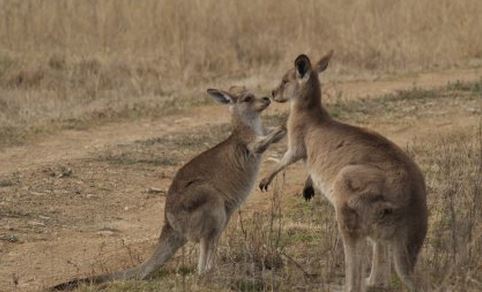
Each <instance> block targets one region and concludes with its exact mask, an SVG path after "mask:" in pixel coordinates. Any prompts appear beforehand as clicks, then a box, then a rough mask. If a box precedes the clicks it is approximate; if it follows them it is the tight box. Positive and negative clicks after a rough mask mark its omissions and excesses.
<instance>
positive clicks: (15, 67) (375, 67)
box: [0, 0, 482, 146]
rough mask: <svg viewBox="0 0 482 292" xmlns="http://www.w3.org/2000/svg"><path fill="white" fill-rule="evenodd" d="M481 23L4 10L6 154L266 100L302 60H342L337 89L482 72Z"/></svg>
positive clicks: (276, 11)
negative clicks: (128, 121)
mask: <svg viewBox="0 0 482 292" xmlns="http://www.w3.org/2000/svg"><path fill="white" fill-rule="evenodd" d="M480 15H482V4H481V2H480V1H478V0H462V1H450V0H442V1H430V0H408V1H373V0H362V1H315V0H310V1H304V2H303V5H300V3H299V1H295V0H286V1H282V2H280V1H276V0H269V1H251V0H249V1H241V2H240V1H212V0H207V1H175V0H163V1H158V0H143V1H128V0H104V1H92V0H89V1H50V0H37V1H30V0H29V1H20V0H0V146H1V145H9V144H19V143H23V142H25V140H27V139H28V138H29V137H30V136H31V135H32V134H35V133H38V132H52V131H57V130H59V129H63V128H84V127H87V126H89V125H91V124H98V123H102V122H106V121H111V120H117V119H124V118H132V117H134V118H138V117H158V116H160V115H163V114H165V111H166V108H172V107H179V106H180V105H179V104H187V105H190V104H191V103H194V104H199V103H202V102H203V101H204V95H203V92H204V90H205V88H206V86H207V84H209V85H213V84H223V85H224V84H230V83H232V82H233V81H232V80H236V82H238V83H239V82H242V83H244V84H246V83H247V84H250V85H254V86H259V85H260V84H262V85H263V89H265V88H266V87H265V86H266V85H267V84H270V83H271V82H273V81H272V80H273V79H274V78H272V77H271V76H270V74H272V73H273V72H281V71H282V70H284V69H285V68H286V66H287V64H290V63H291V61H292V59H293V57H294V56H295V55H296V54H298V53H300V52H307V53H310V54H312V55H313V56H319V55H321V54H322V53H323V52H325V51H327V50H328V49H331V48H333V49H335V51H336V62H334V64H335V66H334V67H332V68H331V72H332V73H330V74H332V75H333V76H337V77H336V78H337V79H338V80H339V79H340V78H350V79H353V78H355V79H359V78H367V77H368V76H373V75H379V74H384V73H398V74H399V73H400V72H414V71H419V70H424V69H428V68H440V67H449V66H456V65H471V64H477V62H478V64H480V58H481V57H482V49H481V48H482V33H481V31H480V30H481V29H480V28H481V27H482V18H481V17H480ZM179 100H182V102H180V101H179Z"/></svg>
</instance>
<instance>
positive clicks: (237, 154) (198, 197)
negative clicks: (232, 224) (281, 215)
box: [54, 87, 286, 290]
mask: <svg viewBox="0 0 482 292" xmlns="http://www.w3.org/2000/svg"><path fill="white" fill-rule="evenodd" d="M207 92H208V94H209V95H210V96H212V97H213V98H214V99H215V100H216V101H218V102H220V103H222V104H226V105H229V106H230V110H231V117H232V128H233V129H232V133H231V135H230V136H229V137H228V138H227V139H226V140H224V141H223V142H221V143H219V144H218V145H216V146H214V147H213V148H211V149H209V150H207V151H205V152H203V153H201V154H199V155H198V156H196V157H195V158H193V159H192V160H191V161H189V162H188V163H187V164H186V165H184V166H183V167H182V168H181V169H179V171H178V172H177V173H176V175H175V177H174V179H173V181H172V184H171V186H170V188H169V190H168V192H167V197H166V202H165V216H164V217H165V220H164V222H165V223H164V226H163V227H162V230H161V235H160V237H159V242H158V244H157V246H156V248H155V250H154V253H153V254H152V256H151V257H150V258H149V259H147V260H146V261H145V262H143V263H142V264H140V265H139V266H137V267H134V268H131V269H127V270H124V271H119V272H114V273H111V274H104V275H99V276H93V277H88V278H83V279H74V280H72V281H69V282H66V283H62V284H59V285H57V286H55V287H54V289H56V290H60V289H72V288H74V287H76V286H78V285H79V284H80V283H95V284H99V283H103V282H108V281H112V280H123V279H146V278H148V277H149V275H151V274H152V273H153V272H155V271H156V270H158V269H159V268H160V267H161V266H162V265H163V264H164V263H165V262H166V261H167V260H169V259H170V258H171V257H172V256H173V255H174V254H175V252H176V251H177V250H178V249H179V248H180V247H182V246H183V245H184V244H185V243H186V242H187V241H193V242H199V243H200V252H199V262H198V272H199V273H200V274H202V273H204V272H206V271H207V270H209V269H211V268H212V267H213V264H214V263H213V261H214V256H215V251H216V245H217V243H218V240H219V238H220V236H221V233H222V232H223V230H224V229H225V228H226V225H227V224H228V222H229V219H230V217H231V215H232V214H233V212H234V211H236V210H237V209H238V208H239V207H240V205H241V203H243V202H244V200H245V199H246V198H247V196H248V195H249V193H250V192H251V190H252V188H253V186H254V184H255V182H256V177H257V174H258V170H259V165H260V162H261V158H262V154H263V152H265V151H266V150H267V149H268V147H269V145H270V144H272V143H276V142H278V141H279V140H281V139H282V138H283V137H284V136H285V135H286V129H285V128H284V127H278V128H275V129H274V130H272V131H271V132H269V133H268V134H267V135H265V133H264V129H263V126H262V124H261V118H260V114H261V112H263V111H264V110H265V109H266V108H267V107H268V106H269V105H270V103H271V101H270V99H269V97H263V98H258V97H255V96H254V95H253V94H252V93H251V92H249V91H247V90H246V89H244V88H240V87H235V88H231V89H230V90H229V92H226V91H223V90H218V89H208V90H207Z"/></svg>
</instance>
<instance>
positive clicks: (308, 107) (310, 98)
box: [290, 76, 331, 123]
mask: <svg viewBox="0 0 482 292" xmlns="http://www.w3.org/2000/svg"><path fill="white" fill-rule="evenodd" d="M311 78H312V80H309V81H307V82H309V83H308V84H307V85H306V86H305V88H304V90H302V91H301V93H300V95H299V96H298V97H297V98H295V99H294V100H293V101H292V102H291V105H290V117H293V118H295V120H300V119H299V118H301V120H304V121H306V120H309V121H312V122H316V123H325V122H327V121H329V120H331V117H330V114H329V113H328V111H327V110H326V109H325V108H324V107H323V105H322V103H321V87H320V82H319V80H318V78H317V77H314V76H312V77H311Z"/></svg>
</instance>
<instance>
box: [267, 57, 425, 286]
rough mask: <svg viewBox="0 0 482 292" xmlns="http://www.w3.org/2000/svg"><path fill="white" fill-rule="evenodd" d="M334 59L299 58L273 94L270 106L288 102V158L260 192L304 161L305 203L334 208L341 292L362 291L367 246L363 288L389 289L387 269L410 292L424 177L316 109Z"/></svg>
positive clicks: (374, 137)
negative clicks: (319, 198) (321, 200)
mask: <svg viewBox="0 0 482 292" xmlns="http://www.w3.org/2000/svg"><path fill="white" fill-rule="evenodd" d="M332 53H333V51H331V52H330V53H328V54H327V55H326V56H324V57H323V58H321V60H320V61H318V62H317V63H316V64H314V65H313V66H312V64H311V61H310V59H309V58H308V57H307V56H306V55H300V56H298V57H297V58H296V60H295V62H294V68H292V69H290V70H289V71H288V72H287V73H286V74H285V75H284V76H283V79H282V81H281V84H280V85H279V86H278V87H277V88H276V89H275V90H273V92H272V94H273V99H274V100H275V101H277V102H286V101H288V100H289V103H290V113H289V118H288V123H287V126H288V150H287V151H286V153H285V154H284V156H283V158H282V159H281V161H280V162H279V163H278V165H276V166H275V168H274V169H273V170H272V171H271V172H270V174H269V175H267V176H266V177H265V178H263V179H262V180H261V183H260V188H261V189H262V190H266V189H267V187H268V185H269V184H270V183H271V181H272V180H273V178H274V177H275V175H276V174H277V173H279V172H280V171H281V170H283V169H284V168H286V167H287V166H288V165H290V164H292V163H294V162H296V161H298V160H303V161H305V163H306V167H307V169H308V172H309V174H310V176H309V177H308V179H307V180H306V182H305V188H304V196H305V198H307V199H309V198H311V197H312V196H313V194H314V189H313V186H314V187H315V188H316V189H318V190H320V191H321V192H322V193H323V194H324V195H325V196H326V197H327V198H328V200H329V201H330V202H331V204H332V205H333V206H334V207H335V211H336V220H337V223H338V228H339V230H340V233H341V235H342V239H343V246H344V253H345V274H346V276H345V290H346V291H364V290H365V285H366V284H365V282H364V281H363V273H364V271H365V270H364V268H363V264H364V262H363V253H362V250H363V248H362V247H363V245H364V242H365V239H366V238H369V239H370V240H371V241H372V243H373V258H372V268H371V273H370V277H369V278H368V279H367V284H368V285H369V286H374V287H387V286H388V285H389V284H390V267H391V264H390V261H391V259H393V260H394V262H395V268H396V271H397V274H398V276H399V277H400V279H401V281H402V282H403V283H404V284H405V286H407V287H408V288H409V289H411V290H415V289H417V286H416V283H415V281H414V279H413V270H414V266H415V263H416V261H417V256H418V254H419V251H420V249H421V247H422V245H423V241H424V239H425V235H426V233H427V203H426V189H425V181H424V177H423V175H422V173H421V171H420V169H419V168H418V166H417V164H416V163H415V162H414V161H413V160H412V159H410V157H408V156H407V155H406V154H405V153H404V152H403V151H402V150H401V149H400V148H399V147H398V146H396V145H395V144H394V143H392V142H390V141H389V140H388V139H386V138H385V137H383V136H381V135H380V134H378V133H375V132H373V131H370V130H367V129H363V128H359V127H355V126H351V125H348V124H345V123H341V122H339V121H336V120H334V119H333V118H332V117H331V116H330V115H329V113H328V112H327V111H326V109H325V108H324V107H323V105H322V102H321V88H320V80H319V77H318V74H319V73H321V72H323V71H324V70H325V69H326V68H327V66H328V63H329V61H330V59H331V56H332Z"/></svg>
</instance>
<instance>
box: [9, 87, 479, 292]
mask: <svg viewBox="0 0 482 292" xmlns="http://www.w3.org/2000/svg"><path fill="white" fill-rule="evenodd" d="M481 94H482V83H481V81H478V82H474V83H453V84H449V85H448V86H446V87H444V88H440V89H436V90H430V91H428V90H422V89H418V88H414V89H412V90H405V91H401V92H399V93H397V94H391V95H389V96H381V97H379V98H375V99H371V100H366V101H359V100H353V101H346V100H341V99H340V100H334V101H332V102H331V103H329V105H328V108H329V110H330V112H331V113H332V114H333V115H336V116H338V117H339V118H340V119H342V120H347V121H350V122H352V123H357V124H361V125H366V124H375V125H376V124H393V125H397V126H404V125H414V124H416V123H419V122H420V121H422V120H425V122H424V123H427V121H432V122H434V120H433V119H435V120H437V119H442V120H443V119H444V117H446V116H447V112H449V114H452V112H450V110H452V109H457V110H461V112H462V114H463V115H464V116H466V117H467V118H469V117H470V116H472V117H476V116H477V115H478V113H480V112H478V113H477V112H473V109H477V110H479V111H480V109H481V108H482V104H481V102H482V100H481V99H480V97H481ZM421 113H423V115H422V114H421ZM417 114H421V115H422V116H421V117H417V116H416V115H417ZM459 114H460V112H459ZM414 116H415V117H414ZM285 118H286V115H284V114H272V115H268V116H266V120H267V122H268V124H269V125H276V124H279V123H280V122H281V121H283V119H285ZM425 127H427V128H428V129H429V130H430V126H426V125H425ZM227 133H228V124H219V125H218V126H213V127H198V128H194V129H185V130H184V131H182V132H179V133H174V134H172V135H168V136H159V137H154V138H151V139H147V140H141V141H136V142H134V143H127V144H121V145H117V146H113V147H111V148H109V149H107V150H104V151H100V152H95V153H92V154H91V156H90V157H88V158H85V159H81V160H73V161H69V162H62V163H59V164H54V165H50V166H48V167H46V168H43V169H33V170H31V171H28V172H26V173H17V174H12V175H11V176H8V177H3V178H0V195H3V196H4V197H5V198H7V199H6V200H5V201H4V203H3V204H1V205H0V213H3V214H6V216H7V221H6V222H7V225H8V226H15V228H14V229H12V230H10V229H3V230H2V229H0V235H1V236H2V238H3V240H6V241H12V242H11V243H9V244H10V245H16V244H17V245H18V244H21V243H23V242H38V243H42V242H49V241H50V240H51V237H52V236H55V235H56V234H63V232H64V231H65V230H69V231H70V232H72V230H75V231H76V232H80V236H84V237H86V238H88V240H92V235H88V234H92V233H94V234H97V235H94V236H96V237H99V235H98V234H111V235H108V236H111V237H112V238H113V239H111V240H107V239H106V242H107V244H104V243H103V244H100V243H98V244H97V245H92V244H91V245H88V246H90V248H91V249H94V250H95V251H94V253H96V255H95V256H91V257H88V256H85V255H84V256H82V257H81V258H80V259H77V260H75V259H74V260H72V259H71V256H70V255H67V254H64V255H62V256H61V260H62V262H64V261H66V262H67V263H63V265H64V269H65V270H66V272H64V273H65V275H64V274H63V275H62V276H61V277H58V275H55V274H50V275H49V276H47V277H46V278H45V279H43V281H44V282H45V283H47V284H52V282H53V281H54V279H56V281H59V280H60V279H63V280H65V278H68V277H72V276H74V275H75V274H86V273H89V272H87V271H90V273H93V274H95V273H100V272H105V271H111V270H112V269H115V268H113V267H116V268H119V267H120V266H124V267H127V266H132V265H134V264H136V263H138V262H139V261H140V260H141V258H143V257H145V256H147V255H148V253H149V250H151V248H152V243H153V242H154V241H155V240H154V238H155V236H156V235H157V234H142V231H141V232H140V234H141V236H139V233H136V234H137V235H128V234H125V233H121V231H120V230H119V229H117V228H116V227H115V226H116V225H115V224H114V223H113V222H116V221H118V220H119V216H120V217H123V216H125V215H123V214H125V211H124V206H129V210H131V209H132V211H131V212H133V214H134V213H135V214H137V215H136V216H137V217H134V218H138V216H140V215H139V214H145V213H146V209H145V208H148V207H146V206H150V205H154V206H155V207H156V208H154V209H156V210H157V208H159V206H157V205H155V204H157V202H158V200H159V199H158V195H156V194H149V193H145V192H143V191H142V190H141V189H142V188H143V187H145V186H146V185H149V184H152V183H156V182H157V183H158V181H159V180H160V181H164V182H166V183H167V184H168V183H169V181H170V178H172V176H173V175H174V172H175V170H176V169H177V168H179V167H180V166H181V165H182V164H183V163H184V162H185V161H187V160H188V159H189V158H190V157H192V156H193V155H195V154H196V153H199V152H200V151H202V150H204V149H206V148H207V147H210V146H212V145H214V144H215V143H216V142H217V141H219V140H221V139H223V138H224V137H226V135H227ZM481 141H482V130H481V125H479V126H478V127H477V126H474V125H472V126H470V127H467V128H459V129H452V130H449V131H446V132H445V134H444V135H440V134H432V135H428V136H426V137H420V138H419V139H416V140H410V141H409V144H408V145H407V146H406V150H407V151H408V152H409V153H410V155H412V156H413V157H414V159H415V160H416V161H417V162H418V163H419V164H420V166H421V168H422V170H423V172H424V173H425V175H426V180H427V186H428V191H429V194H428V196H429V204H430V208H429V209H430V225H429V226H430V229H429V234H428V237H427V241H426V243H425V247H424V249H423V253H422V255H421V261H420V263H419V264H418V268H417V270H418V275H419V276H420V279H421V281H422V282H423V283H424V285H425V286H426V288H427V290H428V291H431V290H436V289H440V290H441V291H445V290H452V291H480V288H481V283H482V278H481V273H480V262H481V260H482V254H481V250H482V237H481V236H482V229H481V226H482V225H481V223H482V213H481V210H480V205H481V200H482V193H481V187H482V142H481ZM283 148H284V146H283V145H277V146H276V147H275V148H274V149H273V151H272V154H271V155H278V156H279V155H280V154H281V153H283V152H284V151H283V150H284V149H283ZM167 154H169V155H167ZM166 157H168V159H166ZM66 163H67V164H66ZM65 169H72V170H73V173H72V174H70V173H69V172H67V173H68V175H66V176H65V177H62V174H63V173H65ZM296 173H297V170H296V169H295V170H293V169H291V170H288V171H287V172H286V181H285V179H284V178H280V179H278V180H277V182H276V184H275V189H274V191H273V192H271V193H269V194H263V195H261V197H256V196H255V195H253V196H251V198H250V199H249V200H248V204H247V205H248V206H247V207H245V208H243V209H242V211H241V212H240V213H239V214H238V215H237V216H233V218H232V220H231V222H230V225H229V227H228V229H227V230H226V232H225V234H224V235H223V237H222V242H221V244H220V247H219V252H218V259H217V262H218V268H217V269H216V270H214V271H213V272H212V273H210V274H208V275H206V276H204V277H201V278H200V277H198V276H197V274H196V271H195V267H196V260H197V246H195V245H192V244H190V245H188V246H186V247H185V248H184V249H182V251H180V252H178V253H177V255H176V257H175V258H174V259H173V260H171V261H170V262H169V263H168V264H167V266H166V267H164V268H163V269H161V270H160V272H159V273H158V275H156V276H155V277H154V279H152V280H150V281H125V282H117V283H113V284H110V285H108V286H107V287H106V291H168V290H175V291H213V290H214V291H226V290H234V291H271V290H279V291H296V290H300V291H306V290H308V291H312V290H315V291H332V290H334V289H335V290H336V289H339V288H340V285H341V284H342V283H343V277H344V275H343V250H342V246H341V241H340V238H339V235H338V232H337V228H336V224H335V221H334V220H333V216H334V213H333V209H332V207H331V206H330V205H329V203H328V202H327V201H326V200H324V199H323V197H322V196H321V195H319V194H318V195H317V196H316V197H315V201H314V202H305V201H304V200H303V199H302V197H301V196H300V195H299V194H298V192H299V190H300V189H301V183H302V176H303V174H301V177H300V173H298V174H297V177H296V178H293V177H292V176H293V175H295V174H296ZM126 178H128V179H126ZM2 182H3V183H2ZM294 185H296V187H294ZM121 190H123V191H121ZM163 190H164V189H163ZM32 194H35V195H32ZM89 194H93V195H92V197H91V198H90V199H89ZM253 197H254V198H253ZM252 200H256V202H254V203H253V202H252ZM53 201H55V202H56V206H55V208H53V209H52V207H51V202H53ZM154 202H156V203H154ZM250 202H251V203H250ZM253 205H255V207H253ZM99 210H102V211H101V212H99ZM155 212H156V213H155V214H158V213H157V212H158V210H157V211H155ZM160 215H162V214H158V215H156V216H160ZM8 218H10V219H8ZM45 218H48V219H45ZM32 220H35V221H37V222H38V221H40V222H42V225H40V224H36V225H32V224H31V222H32ZM130 220H131V221H132V223H134V221H135V220H138V219H130ZM152 221H154V223H153V224H154V225H155V226H156V228H157V227H158V224H159V222H158V219H157V217H156V218H154V220H152ZM111 223H113V224H111ZM102 236H105V235H102ZM132 237H134V238H132ZM146 237H147V238H151V239H146ZM107 238H108V237H107ZM124 238H125V240H126V243H124ZM119 241H121V242H122V243H121V244H119ZM86 242H88V241H86ZM113 242H116V243H115V244H113ZM139 242H141V243H142V245H139ZM146 243H149V245H146ZM114 245H115V246H114ZM99 248H100V249H99ZM115 249H117V251H116V252H114V250H115ZM91 254H92V253H91ZM367 256H368V255H367ZM56 260H57V259H55V260H54V259H51V261H52V262H53V263H58V262H59V261H56ZM53 263H50V262H47V263H46V264H43V265H42V266H45V265H47V266H48V267H51V266H54V265H56V264H53ZM119 263H121V265H120V264H119ZM45 274H48V273H45ZM14 275H17V276H18V277H19V279H20V280H21V281H25V279H24V278H23V276H22V273H21V271H15V272H14ZM393 286H394V287H397V288H396V289H395V291H397V290H400V289H399V287H401V284H400V282H399V281H398V279H397V277H396V275H395V274H393ZM97 289H98V287H95V286H91V287H88V286H87V287H82V288H80V289H79V291H97Z"/></svg>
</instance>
